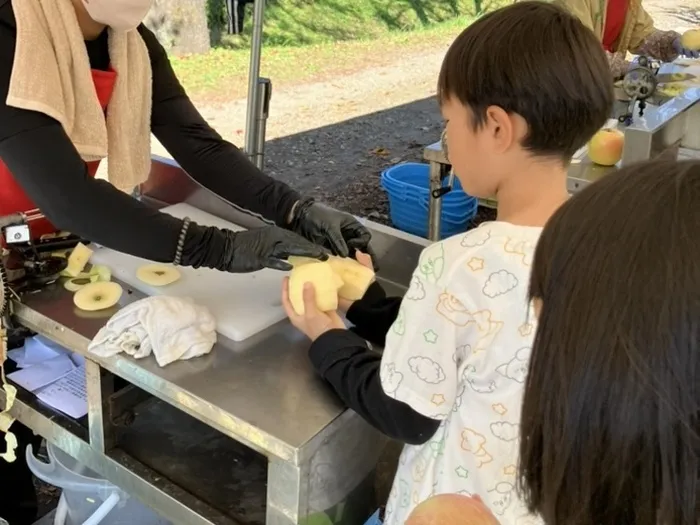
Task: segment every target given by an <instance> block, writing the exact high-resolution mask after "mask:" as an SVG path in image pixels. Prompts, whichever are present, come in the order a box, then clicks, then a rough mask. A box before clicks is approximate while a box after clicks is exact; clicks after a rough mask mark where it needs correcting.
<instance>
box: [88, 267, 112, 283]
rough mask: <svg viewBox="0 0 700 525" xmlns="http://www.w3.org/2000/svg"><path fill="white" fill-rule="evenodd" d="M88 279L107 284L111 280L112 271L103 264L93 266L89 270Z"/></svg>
mask: <svg viewBox="0 0 700 525" xmlns="http://www.w3.org/2000/svg"><path fill="white" fill-rule="evenodd" d="M90 277H91V278H94V279H93V280H95V281H103V282H108V281H111V280H112V270H110V269H109V266H105V265H104V264H93V265H92V268H90Z"/></svg>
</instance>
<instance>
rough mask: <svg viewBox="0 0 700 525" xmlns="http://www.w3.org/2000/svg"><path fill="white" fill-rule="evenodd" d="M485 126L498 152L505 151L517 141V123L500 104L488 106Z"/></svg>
mask: <svg viewBox="0 0 700 525" xmlns="http://www.w3.org/2000/svg"><path fill="white" fill-rule="evenodd" d="M485 128H486V130H487V131H488V133H489V135H490V136H491V138H492V140H493V143H494V146H495V149H496V151H497V152H498V153H504V152H505V151H507V150H508V149H509V148H510V147H511V146H512V145H513V143H514V142H515V141H517V129H516V128H517V123H516V122H515V121H514V120H513V117H512V116H511V115H509V114H508V113H507V112H506V111H505V110H504V109H503V108H502V107H500V106H489V107H488V108H486V125H485Z"/></svg>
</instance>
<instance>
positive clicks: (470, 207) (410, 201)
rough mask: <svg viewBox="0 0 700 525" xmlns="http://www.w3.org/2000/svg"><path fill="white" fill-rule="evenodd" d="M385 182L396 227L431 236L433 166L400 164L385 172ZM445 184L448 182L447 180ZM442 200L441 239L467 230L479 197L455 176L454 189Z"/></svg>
mask: <svg viewBox="0 0 700 525" xmlns="http://www.w3.org/2000/svg"><path fill="white" fill-rule="evenodd" d="M381 185H382V188H383V189H384V191H386V193H387V196H388V197H389V217H390V218H391V222H392V223H393V224H394V226H395V227H396V228H398V229H399V230H402V231H405V232H407V233H411V234H413V235H418V236H420V237H423V238H426V239H427V238H428V201H429V198H430V167H429V166H428V165H427V164H421V163H417V162H406V163H403V164H397V165H396V166H392V167H390V168H387V169H386V170H384V171H383V172H382V177H381ZM443 185H444V186H446V185H447V179H445V180H444V181H443ZM441 200H442V213H441V221H440V238H441V239H444V238H446V237H450V236H452V235H455V234H457V233H462V232H464V231H466V230H467V228H468V227H469V223H470V222H471V220H472V219H473V218H474V216H475V215H476V211H477V208H478V206H479V202H478V199H476V198H475V197H471V196H470V195H467V194H466V193H464V190H463V189H462V186H461V185H460V184H459V180H458V179H457V178H455V180H454V185H453V186H452V191H451V192H449V193H448V194H446V195H443V196H442V199H441Z"/></svg>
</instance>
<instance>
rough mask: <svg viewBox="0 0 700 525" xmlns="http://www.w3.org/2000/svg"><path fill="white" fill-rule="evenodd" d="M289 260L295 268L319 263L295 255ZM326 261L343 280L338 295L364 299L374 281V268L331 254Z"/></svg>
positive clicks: (353, 299) (352, 299)
mask: <svg viewBox="0 0 700 525" xmlns="http://www.w3.org/2000/svg"><path fill="white" fill-rule="evenodd" d="M367 257H369V256H367ZM368 260H369V259H368ZM288 261H289V264H291V265H292V266H294V269H296V268H298V267H300V266H304V265H308V264H313V263H318V261H317V260H316V259H309V258H307V257H294V256H292V257H290V258H289V259H288ZM324 262H327V263H328V264H329V265H330V267H331V269H332V270H333V272H334V273H335V274H336V275H337V276H338V277H340V279H341V280H342V282H343V285H342V286H341V288H340V289H339V290H338V295H339V296H340V297H341V298H343V299H346V300H348V301H357V300H359V299H362V297H363V296H364V295H365V292H366V291H367V288H369V286H370V285H371V284H372V282H373V281H374V270H372V269H371V268H368V267H367V266H365V265H363V264H362V263H360V262H358V261H356V260H355V259H351V258H349V257H337V256H331V257H329V258H328V261H324ZM369 264H370V265H371V260H369ZM292 271H294V270H292ZM292 304H293V303H292Z"/></svg>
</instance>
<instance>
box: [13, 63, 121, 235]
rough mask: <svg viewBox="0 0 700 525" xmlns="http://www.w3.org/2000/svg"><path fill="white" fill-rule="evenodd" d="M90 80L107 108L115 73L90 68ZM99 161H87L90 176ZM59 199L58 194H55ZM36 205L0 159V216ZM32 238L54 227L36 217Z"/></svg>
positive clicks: (39, 147)
mask: <svg viewBox="0 0 700 525" xmlns="http://www.w3.org/2000/svg"><path fill="white" fill-rule="evenodd" d="M92 80H93V82H94V84H95V91H96V92H97V98H98V99H99V101H100V104H101V105H102V109H103V110H105V111H106V110H107V105H108V104H109V100H110V99H111V98H112V91H113V90H114V83H115V81H116V80H117V73H116V72H115V71H114V70H112V69H111V68H110V70H109V71H98V70H96V69H93V70H92ZM37 150H38V151H37V154H41V151H40V150H41V146H40V145H37ZM99 167H100V161H99V160H98V161H95V162H88V163H87V171H88V175H89V176H90V177H94V176H95V174H96V173H97V169H98V168H99ZM56 198H58V199H60V198H61V197H60V196H58V195H57V196H56ZM34 210H36V205H35V204H34V203H33V202H32V201H31V199H30V198H29V197H28V196H27V195H26V194H25V193H24V191H23V190H22V188H21V187H20V186H19V185H18V184H17V182H15V179H14V177H13V176H12V173H10V170H8V169H7V166H5V164H4V163H3V162H2V159H0V217H1V216H4V215H10V214H11V213H16V212H20V211H21V212H25V213H27V212H34ZM29 229H30V231H31V234H32V239H38V238H39V237H41V236H42V235H46V234H49V233H56V228H55V227H54V226H53V225H52V224H51V223H50V222H49V221H48V220H46V219H37V220H34V221H31V222H30V223H29Z"/></svg>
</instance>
